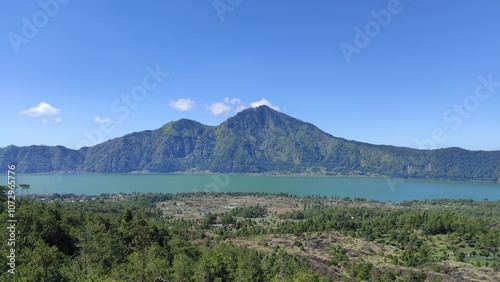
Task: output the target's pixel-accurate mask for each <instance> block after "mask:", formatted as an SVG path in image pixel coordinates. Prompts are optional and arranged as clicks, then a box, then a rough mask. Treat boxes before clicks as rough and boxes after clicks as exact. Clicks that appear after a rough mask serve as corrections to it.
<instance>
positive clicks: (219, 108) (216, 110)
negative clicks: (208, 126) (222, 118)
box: [207, 102, 231, 116]
mask: <svg viewBox="0 0 500 282" xmlns="http://www.w3.org/2000/svg"><path fill="white" fill-rule="evenodd" d="M207 108H208V109H209V110H210V111H211V112H212V114H213V115H214V116H218V115H222V114H228V113H229V111H231V107H230V106H228V105H226V104H225V103H223V102H219V103H213V104H212V105H210V106H207Z"/></svg>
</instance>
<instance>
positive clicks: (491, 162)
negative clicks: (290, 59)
mask: <svg viewBox="0 0 500 282" xmlns="http://www.w3.org/2000/svg"><path fill="white" fill-rule="evenodd" d="M11 163H14V164H16V165H17V171H19V172H26V173H30V172H55V171H58V172H104V173H108V172H120V173H127V172H134V171H150V172H158V173H162V172H186V171H190V172H194V171H211V172H220V173H270V172H272V173H286V174H294V173H309V174H332V175H381V176H388V177H410V178H443V179H457V180H484V181H499V182H500V151H469V150H465V149H461V148H456V147H452V148H445V149H436V150H418V149H412V148H406V147H397V146H392V145H373V144H369V143H364V142H359V141H353V140H347V139H344V138H340V137H335V136H333V135H331V134H329V133H326V132H324V131H322V130H321V129H320V128H318V127H316V126H315V125H314V124H311V123H308V122H304V121H301V120H300V119H297V118H294V117H291V116H288V115H286V114H284V113H281V112H278V111H275V110H273V109H271V108H269V107H267V106H261V107H258V108H251V109H246V110H244V111H242V112H240V113H238V114H237V115H235V116H233V117H230V118H228V119H227V120H225V121H224V122H223V123H221V124H220V125H218V126H208V125H204V124H202V123H200V122H197V121H194V120H189V119H180V120H177V121H171V122H168V123H166V124H164V125H163V126H162V127H160V128H158V129H155V130H144V131H139V132H133V133H129V134H126V135H124V136H122V137H118V138H114V139H112V140H108V141H105V142H103V143H100V144H97V145H95V146H92V147H84V148H80V149H78V150H73V149H68V148H66V147H63V146H36V145H32V146H26V147H17V146H13V145H11V146H7V147H4V148H0V165H1V166H2V168H1V169H0V171H1V170H3V171H5V170H6V168H7V165H9V164H11Z"/></svg>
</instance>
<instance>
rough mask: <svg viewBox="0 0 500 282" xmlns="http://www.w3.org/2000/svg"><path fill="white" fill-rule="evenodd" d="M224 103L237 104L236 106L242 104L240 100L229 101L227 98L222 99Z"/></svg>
mask: <svg viewBox="0 0 500 282" xmlns="http://www.w3.org/2000/svg"><path fill="white" fill-rule="evenodd" d="M224 102H226V103H228V104H233V105H235V104H237V105H240V104H242V102H241V99H238V98H233V99H229V97H226V98H224Z"/></svg>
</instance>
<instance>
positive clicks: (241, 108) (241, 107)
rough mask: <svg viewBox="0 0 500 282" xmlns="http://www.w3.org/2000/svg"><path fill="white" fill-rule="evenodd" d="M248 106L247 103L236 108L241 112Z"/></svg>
mask: <svg viewBox="0 0 500 282" xmlns="http://www.w3.org/2000/svg"><path fill="white" fill-rule="evenodd" d="M246 108H247V107H245V105H239V106H238V107H237V108H236V112H237V113H239V112H241V111H243V110H244V109H246Z"/></svg>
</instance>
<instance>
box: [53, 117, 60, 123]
mask: <svg viewBox="0 0 500 282" xmlns="http://www.w3.org/2000/svg"><path fill="white" fill-rule="evenodd" d="M61 121H62V118H61V117H56V119H55V120H54V122H55V123H60V122H61Z"/></svg>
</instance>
